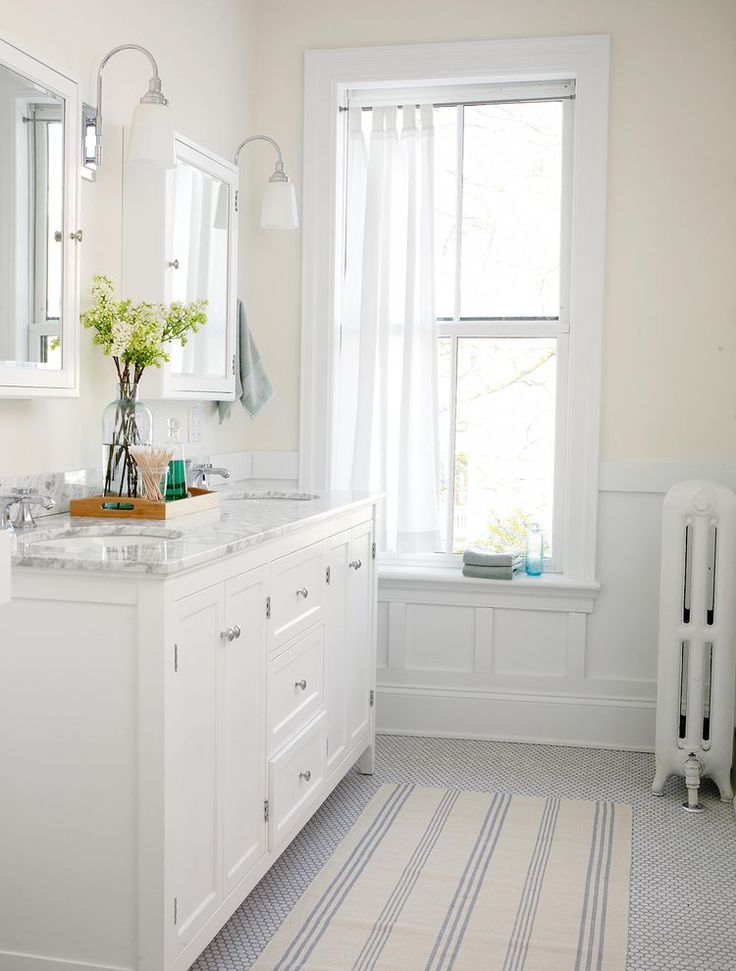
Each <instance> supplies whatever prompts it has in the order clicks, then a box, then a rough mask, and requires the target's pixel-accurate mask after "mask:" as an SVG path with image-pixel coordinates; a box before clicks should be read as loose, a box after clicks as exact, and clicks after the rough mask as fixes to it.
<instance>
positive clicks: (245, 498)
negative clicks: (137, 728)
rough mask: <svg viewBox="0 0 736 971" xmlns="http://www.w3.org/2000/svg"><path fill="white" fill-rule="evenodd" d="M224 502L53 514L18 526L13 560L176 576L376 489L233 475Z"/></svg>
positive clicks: (363, 501)
mask: <svg viewBox="0 0 736 971" xmlns="http://www.w3.org/2000/svg"><path fill="white" fill-rule="evenodd" d="M217 491H218V492H220V493H221V496H222V498H221V500H220V508H219V509H212V510H208V511H205V512H201V513H195V514H193V515H191V516H183V517H181V518H177V519H174V520H168V521H166V520H155V521H154V520H130V519H123V520H120V519H114V520H113V519H92V518H86V517H84V518H80V517H75V518H73V519H72V518H71V517H70V516H69V515H68V514H66V513H65V514H63V515H59V516H47V517H45V518H44V519H43V520H41V522H40V524H39V526H38V528H37V529H34V530H33V531H29V532H28V533H23V532H19V533H17V534H16V540H17V549H16V551H15V553H14V555H13V560H12V562H13V567H14V568H24V567H35V568H37V569H38V568H40V569H52V570H87V571H95V572H99V571H105V572H108V571H109V572H124V573H129V572H132V573H144V574H152V575H157V576H169V575H171V574H174V573H179V572H181V571H182V570H188V569H191V568H192V567H195V566H202V565H203V564H206V563H211V562H213V561H215V560H219V559H222V557H225V556H230V555H231V554H232V553H239V552H241V551H242V550H246V549H249V548H250V547H252V546H256V545H258V544H259V543H264V542H266V541H268V540H271V539H275V538H276V537H278V536H283V535H285V534H287V533H290V532H293V531H294V530H297V529H300V528H301V527H303V526H305V525H307V524H309V523H316V522H319V521H320V520H324V519H327V518H329V517H330V516H332V515H334V514H335V513H338V512H346V511H348V510H350V509H354V508H359V507H360V506H365V505H369V504H370V503H372V502H375V501H376V498H377V497H376V496H370V495H368V494H359V493H327V494H325V495H321V496H318V497H317V498H294V496H304V495H305V494H304V493H297V492H296V491H295V490H294V489H293V486H292V487H291V488H289V484H288V483H275V482H255V481H254V480H247V481H243V482H234V483H228V484H227V485H226V486H223V487H221V488H218V489H217Z"/></svg>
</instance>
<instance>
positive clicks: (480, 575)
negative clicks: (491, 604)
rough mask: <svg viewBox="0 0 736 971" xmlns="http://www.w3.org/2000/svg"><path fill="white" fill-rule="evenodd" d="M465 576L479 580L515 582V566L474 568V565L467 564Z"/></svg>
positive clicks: (465, 565)
mask: <svg viewBox="0 0 736 971" xmlns="http://www.w3.org/2000/svg"><path fill="white" fill-rule="evenodd" d="M517 572H518V571H517ZM463 576H464V577H476V578H477V579H479V580H513V578H514V568H513V566H474V565H473V564H472V563H465V564H463Z"/></svg>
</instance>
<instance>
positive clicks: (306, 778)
mask: <svg viewBox="0 0 736 971" xmlns="http://www.w3.org/2000/svg"><path fill="white" fill-rule="evenodd" d="M299 778H300V779H304V781H305V782H309V780H310V779H311V778H312V773H311V772H310V771H309V769H307V771H306V772H300V773H299Z"/></svg>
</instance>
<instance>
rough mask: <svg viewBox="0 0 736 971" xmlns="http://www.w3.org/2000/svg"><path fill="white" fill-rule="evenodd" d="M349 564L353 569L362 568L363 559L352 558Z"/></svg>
mask: <svg viewBox="0 0 736 971" xmlns="http://www.w3.org/2000/svg"><path fill="white" fill-rule="evenodd" d="M348 566H349V567H350V569H351V570H359V569H360V568H361V566H363V561H362V560H351V561H350V562H349V563H348Z"/></svg>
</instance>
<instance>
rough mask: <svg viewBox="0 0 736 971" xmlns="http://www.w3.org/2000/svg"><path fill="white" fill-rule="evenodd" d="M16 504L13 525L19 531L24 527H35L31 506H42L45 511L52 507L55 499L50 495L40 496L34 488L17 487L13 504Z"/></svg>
mask: <svg viewBox="0 0 736 971" xmlns="http://www.w3.org/2000/svg"><path fill="white" fill-rule="evenodd" d="M16 503H17V505H18V512H17V513H16V514H15V521H14V523H13V526H14V527H15V529H16V530H18V531H19V532H22V531H23V530H25V529H35V528H36V526H37V525H38V523H37V522H36V520H35V519H34V518H33V507H34V506H43V508H44V509H46V510H47V511H48V510H49V509H53V508H54V506H55V505H56V500H55V499H52V498H51V496H42V495H39V493H38V492H36V490H35V489H18V490H17V492H16V496H15V499H14V502H13V504H16Z"/></svg>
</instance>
